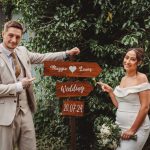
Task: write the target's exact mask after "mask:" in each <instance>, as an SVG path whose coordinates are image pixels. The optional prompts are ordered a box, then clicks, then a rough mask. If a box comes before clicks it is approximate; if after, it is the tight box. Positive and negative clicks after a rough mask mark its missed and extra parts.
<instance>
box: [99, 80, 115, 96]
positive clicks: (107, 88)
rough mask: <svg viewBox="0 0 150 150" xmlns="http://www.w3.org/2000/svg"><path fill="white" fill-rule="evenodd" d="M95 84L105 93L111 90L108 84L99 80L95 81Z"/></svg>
mask: <svg viewBox="0 0 150 150" xmlns="http://www.w3.org/2000/svg"><path fill="white" fill-rule="evenodd" d="M97 84H98V85H100V86H101V88H102V90H103V91H104V92H107V93H112V92H113V89H112V87H110V86H109V85H108V84H105V83H103V82H101V81H99V82H97Z"/></svg>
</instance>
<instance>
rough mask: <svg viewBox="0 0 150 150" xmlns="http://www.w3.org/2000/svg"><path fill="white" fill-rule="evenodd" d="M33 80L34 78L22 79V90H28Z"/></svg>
mask: <svg viewBox="0 0 150 150" xmlns="http://www.w3.org/2000/svg"><path fill="white" fill-rule="evenodd" d="M33 80H35V78H30V79H29V78H23V79H22V80H21V83H22V86H23V88H24V89H26V88H29V87H30V85H31V84H32V81H33Z"/></svg>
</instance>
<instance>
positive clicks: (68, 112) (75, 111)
mask: <svg viewBox="0 0 150 150" xmlns="http://www.w3.org/2000/svg"><path fill="white" fill-rule="evenodd" d="M83 113H84V102H83V101H70V100H69V101H64V103H63V106H62V115H64V116H83Z"/></svg>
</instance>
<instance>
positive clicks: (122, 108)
mask: <svg viewBox="0 0 150 150" xmlns="http://www.w3.org/2000/svg"><path fill="white" fill-rule="evenodd" d="M148 89H150V84H149V83H142V84H140V85H137V86H132V87H127V88H120V87H119V86H117V87H116V88H115V90H114V94H115V96H116V99H117V101H118V109H117V112H116V123H117V124H118V125H119V127H120V128H121V130H122V131H125V130H127V129H129V128H130V127H131V126H132V124H133V122H134V121H135V119H136V116H137V114H138V112H139V109H140V100H139V94H138V92H140V91H144V90H148ZM149 132H150V121H149V117H148V115H147V116H146V118H145V120H144V122H143V124H142V125H141V127H140V128H139V129H138V131H137V133H136V135H137V140H136V141H135V140H121V143H120V146H119V147H118V148H117V150H142V148H143V146H144V144H145V142H146V140H147V138H148V136H149Z"/></svg>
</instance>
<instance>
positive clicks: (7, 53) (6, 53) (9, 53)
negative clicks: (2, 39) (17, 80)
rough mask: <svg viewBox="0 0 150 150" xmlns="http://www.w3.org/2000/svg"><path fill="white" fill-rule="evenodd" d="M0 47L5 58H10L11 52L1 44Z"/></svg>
mask: <svg viewBox="0 0 150 150" xmlns="http://www.w3.org/2000/svg"><path fill="white" fill-rule="evenodd" d="M1 46H2V47H3V52H4V53H5V55H6V56H7V57H11V53H12V52H11V51H10V50H9V49H8V48H6V47H5V46H4V44H3V43H2V44H1Z"/></svg>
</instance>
